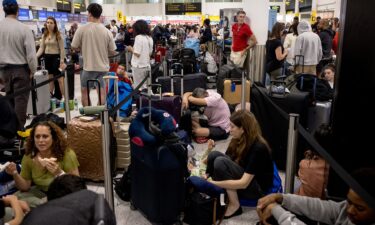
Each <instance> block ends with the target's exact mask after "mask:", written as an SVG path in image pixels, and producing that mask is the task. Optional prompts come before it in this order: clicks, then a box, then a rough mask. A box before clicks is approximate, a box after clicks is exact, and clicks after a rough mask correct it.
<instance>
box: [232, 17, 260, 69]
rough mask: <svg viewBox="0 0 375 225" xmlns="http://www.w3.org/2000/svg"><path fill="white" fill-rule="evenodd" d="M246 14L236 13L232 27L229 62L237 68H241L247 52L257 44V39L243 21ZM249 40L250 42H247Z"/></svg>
mask: <svg viewBox="0 0 375 225" xmlns="http://www.w3.org/2000/svg"><path fill="white" fill-rule="evenodd" d="M245 17H246V13H245V11H243V10H240V11H238V12H237V23H236V24H234V25H233V26H232V34H233V37H232V52H231V56H230V58H231V60H232V61H233V63H234V64H236V65H237V66H239V67H242V66H243V63H244V62H245V59H246V56H247V52H248V51H247V50H248V49H250V48H252V47H254V46H255V45H256V44H257V39H256V37H255V35H254V34H253V31H252V30H251V29H250V26H249V25H248V24H246V23H245V22H244V21H245ZM249 40H250V41H249Z"/></svg>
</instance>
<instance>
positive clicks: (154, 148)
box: [129, 107, 187, 224]
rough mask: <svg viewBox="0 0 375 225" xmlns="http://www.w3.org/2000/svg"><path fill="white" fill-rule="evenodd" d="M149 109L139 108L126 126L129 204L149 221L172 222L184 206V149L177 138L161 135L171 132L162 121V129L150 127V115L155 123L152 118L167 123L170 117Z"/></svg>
mask: <svg viewBox="0 0 375 225" xmlns="http://www.w3.org/2000/svg"><path fill="white" fill-rule="evenodd" d="M149 109H150V108H148V107H146V108H142V109H141V110H140V111H139V113H138V115H137V117H136V118H135V119H134V120H133V122H132V124H131V125H130V128H129V136H130V140H131V142H130V148H131V156H132V157H131V167H132V170H131V204H132V206H133V207H134V208H136V209H139V210H140V211H141V212H142V213H143V214H144V215H145V216H146V218H147V219H148V220H149V221H150V222H152V223H158V224H173V223H175V222H177V221H178V220H179V217H180V213H181V212H182V210H183V207H184V198H185V177H186V171H187V169H186V167H187V150H186V146H185V144H182V143H180V142H179V141H177V142H176V141H173V142H169V143H168V142H167V141H166V139H164V138H165V136H163V135H162V133H167V134H168V136H170V134H172V133H169V132H166V131H165V129H164V128H165V126H164V125H163V124H165V123H164V122H163V123H162V125H161V126H160V127H161V133H159V134H154V133H152V132H151V131H150V130H151V128H150V126H149V116H151V117H152V121H153V122H156V123H158V122H157V121H155V118H163V119H162V120H163V121H168V124H170V123H171V122H172V120H171V118H170V117H169V116H168V115H165V111H163V110H156V109H152V111H151V112H152V113H151V115H150V113H149V111H150V110H149ZM147 115H148V116H147ZM161 115H162V116H161ZM172 123H173V122H172ZM173 127H174V126H173ZM162 137H163V138H162ZM177 140H178V138H177Z"/></svg>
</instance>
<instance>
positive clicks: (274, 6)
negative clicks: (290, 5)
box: [270, 5, 280, 13]
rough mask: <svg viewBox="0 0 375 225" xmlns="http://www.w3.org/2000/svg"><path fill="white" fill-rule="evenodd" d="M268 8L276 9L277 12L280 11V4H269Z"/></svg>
mask: <svg viewBox="0 0 375 225" xmlns="http://www.w3.org/2000/svg"><path fill="white" fill-rule="evenodd" d="M270 9H272V10H276V11H277V13H280V6H279V5H271V6H270Z"/></svg>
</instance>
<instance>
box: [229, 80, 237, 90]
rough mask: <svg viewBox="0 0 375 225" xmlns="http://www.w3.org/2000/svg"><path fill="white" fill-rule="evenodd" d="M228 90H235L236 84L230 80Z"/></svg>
mask: <svg viewBox="0 0 375 225" xmlns="http://www.w3.org/2000/svg"><path fill="white" fill-rule="evenodd" d="M230 90H231V92H235V91H236V84H235V83H234V82H232V84H231V86H230Z"/></svg>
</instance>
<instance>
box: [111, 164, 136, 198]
mask: <svg viewBox="0 0 375 225" xmlns="http://www.w3.org/2000/svg"><path fill="white" fill-rule="evenodd" d="M130 173H131V164H130V165H129V166H128V169H127V170H126V171H125V172H124V174H123V175H122V177H121V178H118V179H114V183H115V192H116V194H117V195H118V196H119V197H120V198H121V200H123V201H126V202H128V201H130V198H131V187H132V186H131V175H130Z"/></svg>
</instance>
